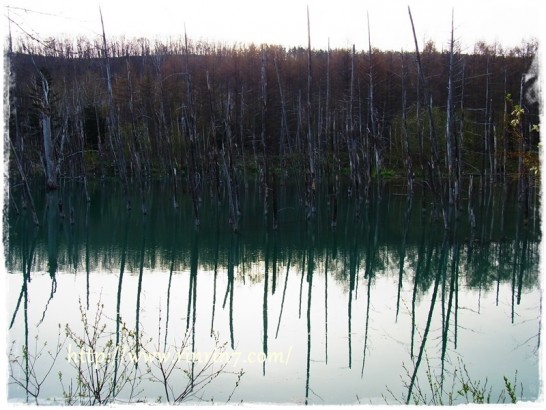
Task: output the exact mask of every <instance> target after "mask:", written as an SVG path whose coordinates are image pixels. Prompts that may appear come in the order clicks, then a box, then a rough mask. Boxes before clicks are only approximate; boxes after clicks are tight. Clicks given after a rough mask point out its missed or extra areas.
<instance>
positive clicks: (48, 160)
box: [39, 71, 59, 190]
mask: <svg viewBox="0 0 546 410" xmlns="http://www.w3.org/2000/svg"><path fill="white" fill-rule="evenodd" d="M39 74H40V85H41V91H42V95H41V98H40V126H41V127H42V137H43V143H44V156H45V158H44V160H45V175H46V187H47V189H48V190H55V189H57V188H58V187H59V186H58V184H57V165H56V163H55V157H54V152H55V149H54V147H53V139H52V137H51V108H50V106H49V82H48V81H47V79H46V77H45V75H44V73H42V72H41V71H39Z"/></svg>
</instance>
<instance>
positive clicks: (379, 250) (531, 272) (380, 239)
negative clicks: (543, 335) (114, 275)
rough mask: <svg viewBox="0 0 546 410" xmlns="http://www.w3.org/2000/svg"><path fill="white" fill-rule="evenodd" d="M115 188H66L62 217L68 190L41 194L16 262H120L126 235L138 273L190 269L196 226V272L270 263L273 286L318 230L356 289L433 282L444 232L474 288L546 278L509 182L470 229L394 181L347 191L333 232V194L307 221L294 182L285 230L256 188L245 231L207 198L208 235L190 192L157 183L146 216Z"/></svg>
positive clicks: (254, 275)
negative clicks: (448, 225) (174, 200)
mask: <svg viewBox="0 0 546 410" xmlns="http://www.w3.org/2000/svg"><path fill="white" fill-rule="evenodd" d="M113 188H114V187H113V184H108V188H106V187H104V186H100V185H96V186H95V187H94V189H93V190H92V191H91V195H92V197H91V205H87V204H86V202H85V199H84V198H83V196H82V195H79V194H77V193H76V191H74V190H70V189H65V190H64V192H65V194H64V196H63V201H62V202H63V205H64V208H65V210H64V211H63V212H62V214H61V215H59V214H60V212H58V209H57V206H56V204H57V203H58V202H59V201H58V199H56V198H48V202H49V203H50V204H53V205H52V206H49V207H48V206H46V199H45V198H44V197H40V196H38V195H37V198H36V204H37V208H38V209H44V213H43V218H44V219H43V223H42V227H41V228H35V227H34V226H33V224H32V222H31V220H30V218H27V217H25V215H15V214H10V215H9V240H8V241H7V243H6V247H5V258H6V267H7V270H8V272H10V273H17V272H21V271H23V270H25V269H24V267H28V261H29V256H30V253H32V255H33V258H32V261H31V262H32V267H31V271H32V272H35V271H42V272H45V271H48V272H49V273H50V275H54V274H55V272H56V271H64V272H66V271H69V272H85V271H87V272H94V271H108V272H116V271H118V269H119V264H120V259H121V256H122V255H121V253H122V252H121V251H122V243H124V242H125V241H126V246H127V252H126V256H125V259H126V260H125V265H126V270H128V271H131V272H138V271H139V270H140V269H141V264H142V263H141V262H142V261H143V266H144V268H145V269H150V270H154V269H159V270H163V271H170V270H172V271H174V272H177V271H188V270H189V269H190V253H191V249H192V247H193V243H194V241H195V240H196V239H195V238H196V237H197V236H198V238H199V269H198V270H201V271H204V270H206V271H215V272H217V271H218V270H226V269H227V268H228V267H229V266H230V265H232V266H239V268H238V270H237V278H235V279H236V280H239V279H242V277H243V276H244V277H245V279H247V280H251V281H255V282H261V281H262V280H263V277H264V274H265V272H264V268H265V269H269V270H270V271H271V274H272V275H273V278H272V280H273V283H274V284H275V280H276V275H277V274H278V271H279V270H281V269H284V270H286V267H287V265H290V266H291V267H293V268H294V269H295V270H297V271H300V272H302V271H305V269H306V263H307V261H306V258H307V256H306V254H307V252H308V247H309V241H310V237H311V236H312V238H313V239H312V243H313V253H314V264H315V270H316V272H318V273H319V274H322V273H323V272H325V271H328V273H329V275H330V276H331V277H333V278H334V279H335V280H337V281H339V282H341V283H347V286H349V287H350V283H351V282H352V281H353V280H354V276H355V275H358V276H362V275H364V276H366V277H367V276H368V275H372V276H373V275H400V279H403V280H406V279H409V278H411V280H412V281H413V280H415V281H416V282H417V286H418V288H419V290H421V291H425V290H427V289H429V288H430V286H432V284H433V282H434V274H435V272H437V271H438V269H439V264H440V263H441V253H442V247H443V246H445V245H446V242H447V247H448V249H449V250H448V254H447V255H446V257H447V259H449V260H452V259H456V263H457V269H458V274H459V275H460V277H461V278H462V279H463V280H464V284H465V285H466V286H470V287H480V288H489V287H491V286H494V285H495V284H496V283H498V282H505V281H512V282H514V283H515V284H516V287H517V288H518V289H521V288H529V287H533V286H536V285H537V283H538V279H539V272H538V254H539V238H540V235H539V228H538V227H539V225H540V221H539V220H538V208H537V207H538V204H535V208H534V210H531V212H530V214H529V216H528V218H527V221H526V222H527V223H524V222H523V220H524V216H523V214H522V212H520V207H519V206H518V202H517V200H516V197H515V187H511V186H507V187H504V188H503V187H502V186H501V187H497V188H494V189H489V188H486V189H484V190H483V191H482V192H481V193H480V192H477V193H475V195H474V198H473V200H472V204H473V212H474V214H475V218H476V227H475V228H474V229H473V228H471V225H470V223H469V222H468V216H467V214H468V212H467V210H466V209H464V210H461V212H460V216H459V221H458V223H456V224H455V225H454V226H453V228H452V230H451V232H447V233H444V229H443V227H442V226H441V224H440V223H436V222H435V221H434V217H433V216H431V210H430V209H429V207H428V203H427V198H421V197H418V196H417V197H416V198H414V199H413V201H412V202H411V203H410V202H408V201H407V200H406V197H405V196H401V195H397V187H396V186H394V185H391V186H387V187H386V188H385V192H384V194H383V196H382V198H381V199H380V200H379V201H374V200H372V201H370V203H369V204H361V205H356V204H355V203H354V202H353V201H352V200H347V201H339V202H338V224H337V228H336V229H335V230H333V229H332V228H331V226H330V223H329V219H328V216H327V215H328V212H329V211H328V203H327V199H326V193H324V192H323V193H322V194H323V207H322V208H321V207H319V210H318V215H317V218H316V220H314V221H312V222H307V221H305V217H304V215H303V213H302V212H300V211H299V210H298V209H299V208H298V201H299V198H298V197H297V195H296V193H295V190H294V191H293V190H291V187H290V186H287V187H285V188H284V190H283V191H282V192H281V193H280V198H281V201H280V202H281V205H280V208H281V210H280V213H279V229H278V230H277V231H272V230H271V229H270V226H271V224H270V222H269V221H268V219H267V216H264V214H263V211H262V209H263V208H262V207H261V202H260V198H259V193H258V192H257V190H256V191H254V190H253V189H252V187H251V188H250V189H249V191H248V192H247V193H246V199H245V201H244V203H243V207H244V210H243V215H244V218H243V220H242V226H241V233H240V234H232V233H231V230H230V228H229V226H228V224H227V223H226V221H227V219H228V215H227V211H225V210H224V209H223V207H222V206H217V205H216V204H215V203H214V202H215V201H211V202H213V203H212V204H211V203H208V202H207V201H205V202H204V203H203V210H202V213H203V215H206V216H207V217H206V218H203V220H202V222H201V226H200V227H199V234H198V235H194V234H193V233H192V232H194V231H195V228H194V226H193V219H192V214H191V208H190V207H191V204H190V203H189V202H182V203H181V207H180V208H179V209H177V210H175V209H173V208H172V207H171V206H169V205H168V204H169V199H168V198H169V192H168V187H165V186H163V185H159V184H158V185H154V186H152V187H150V188H149V189H150V191H149V198H150V202H151V203H150V210H149V213H148V215H146V216H142V215H141V214H140V213H138V212H133V213H131V212H129V213H127V212H126V210H125V202H124V200H123V198H122V194H121V189H120V190H118V191H116V190H115V189H113ZM37 194H39V193H38V192H37ZM50 195H58V194H57V193H53V194H50ZM59 195H60V194H59ZM162 199H164V201H162ZM63 215H64V217H63ZM143 237H145V249H144V251H143V252H142V249H141V248H142V243H143V241H142V238H143ZM142 258H143V259H142ZM326 264H327V267H326V266H325V265H326ZM266 265H270V266H266ZM404 275H405V277H404Z"/></svg>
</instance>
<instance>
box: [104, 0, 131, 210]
mask: <svg viewBox="0 0 546 410" xmlns="http://www.w3.org/2000/svg"><path fill="white" fill-rule="evenodd" d="M99 13H100V21H101V26H102V42H103V47H104V49H103V54H104V60H105V64H106V81H107V85H108V109H109V117H110V118H109V119H110V143H111V144H112V143H115V148H114V156H115V158H116V163H117V165H118V170H119V174H120V177H121V181H122V184H123V190H124V194H125V200H126V203H127V209H130V208H131V202H130V200H129V192H128V183H127V167H126V164H125V153H124V150H123V147H122V145H121V137H120V135H119V124H118V120H117V116H116V111H115V108H114V94H113V91H112V75H111V72H110V59H109V57H108V45H107V43H106V33H105V31H104V21H103V18H102V11H101V9H100V7H99Z"/></svg>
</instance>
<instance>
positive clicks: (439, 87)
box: [7, 15, 539, 230]
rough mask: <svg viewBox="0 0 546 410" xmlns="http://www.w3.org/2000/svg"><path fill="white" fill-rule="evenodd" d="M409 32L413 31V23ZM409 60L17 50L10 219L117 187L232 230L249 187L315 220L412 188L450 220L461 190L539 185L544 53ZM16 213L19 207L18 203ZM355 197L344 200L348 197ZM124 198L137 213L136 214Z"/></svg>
mask: <svg viewBox="0 0 546 410" xmlns="http://www.w3.org/2000/svg"><path fill="white" fill-rule="evenodd" d="M410 18H411V15H410ZM415 44H416V49H415V50H412V51H411V52H408V51H381V50H378V49H374V48H373V47H372V43H371V42H370V44H369V48H368V49H367V50H356V49H355V48H354V47H353V48H352V49H327V50H317V49H313V48H312V44H311V36H309V46H308V47H307V48H301V47H300V48H291V49H287V48H284V47H281V46H272V45H261V46H256V45H253V44H250V45H245V46H241V45H226V44H211V43H205V42H195V41H192V40H190V39H188V38H186V37H184V38H180V39H177V40H169V41H167V42H165V41H163V42H162V41H155V42H151V41H149V40H146V39H135V40H127V39H109V40H108V39H107V38H106V35H105V34H104V32H103V36H102V37H101V38H97V39H96V40H89V39H84V38H77V39H74V38H72V39H50V40H48V41H46V42H38V41H35V39H32V38H30V39H26V40H19V41H14V42H13V43H12V39H11V38H10V39H9V48H8V53H7V54H8V55H7V57H8V58H7V64H8V66H9V78H10V84H9V144H10V145H9V149H10V162H9V181H10V196H11V199H10V204H12V205H13V206H16V207H17V206H20V205H18V204H17V201H19V200H22V201H23V203H24V205H25V206H26V205H27V203H30V205H31V206H32V195H31V192H30V188H29V186H28V182H27V179H28V178H30V177H31V176H35V175H36V176H40V175H42V176H44V175H45V181H46V188H47V189H48V190H55V189H58V188H59V187H60V186H62V181H65V180H68V179H72V180H78V181H81V183H82V192H84V193H85V194H86V195H87V197H88V198H89V194H88V193H87V183H88V179H89V178H93V177H97V178H106V177H110V176H116V177H118V178H119V180H120V181H121V183H122V185H123V187H124V189H125V190H126V192H128V191H129V189H130V186H135V187H136V189H137V190H140V192H141V200H142V204H141V206H142V210H143V212H146V194H145V191H146V190H145V186H146V184H147V181H150V180H151V179H152V178H165V179H166V180H168V181H169V184H170V185H171V186H172V195H173V204H174V206H175V207H177V206H178V202H179V200H178V199H177V198H179V195H185V194H187V195H189V196H190V197H191V198H192V200H193V204H194V206H193V212H194V214H195V221H196V223H199V204H200V201H201V198H202V196H203V195H204V194H205V193H207V194H208V193H210V194H211V195H218V197H219V198H220V197H222V200H223V201H225V202H226V204H227V206H228V208H229V213H230V218H229V221H230V223H231V224H232V225H233V228H234V229H235V230H237V226H238V225H237V221H238V218H239V215H240V209H241V208H240V204H239V193H240V191H241V190H243V189H244V187H245V184H247V181H248V179H249V178H258V179H259V181H261V182H260V183H261V184H263V187H264V190H263V193H264V194H263V197H264V210H265V212H268V210H270V211H271V212H272V214H273V215H274V226H275V225H276V222H275V220H276V214H277V204H276V192H277V189H278V187H279V186H281V185H282V184H283V183H284V182H285V181H286V180H287V178H291V179H293V180H294V179H295V180H297V181H299V183H300V186H301V198H302V203H303V204H304V206H305V207H306V209H307V210H308V217H310V216H311V215H313V214H314V212H315V206H316V205H315V202H316V190H317V188H316V187H317V184H318V183H319V182H320V183H325V184H327V185H328V187H329V188H328V191H329V194H330V195H331V199H330V201H331V205H332V213H331V218H332V224H333V225H335V222H336V215H335V203H336V201H337V200H338V199H337V198H338V196H339V195H340V194H341V193H340V192H339V190H340V181H341V180H343V179H346V180H347V181H348V186H349V195H350V196H352V197H353V198H357V199H358V200H361V201H367V199H368V197H369V196H370V195H371V190H372V187H375V186H379V185H380V184H379V183H377V182H381V180H384V179H385V178H391V177H400V178H403V179H404V180H405V181H406V182H405V185H406V186H407V192H408V195H409V196H411V195H412V193H413V190H414V186H415V187H417V186H418V187H420V189H421V188H422V189H424V190H428V191H429V193H430V194H432V195H433V197H434V198H435V199H436V202H437V204H438V209H439V214H440V215H443V219H444V224H445V225H446V227H447V225H448V216H447V215H448V213H449V212H447V210H448V209H449V207H450V206H452V205H457V206H456V207H455V208H458V207H460V206H461V205H460V198H461V195H462V194H461V193H462V192H463V189H465V190H468V189H470V190H472V186H473V179H474V178H479V181H480V184H481V183H497V182H507V181H509V180H512V179H516V180H518V181H519V187H520V190H521V193H520V199H522V201H524V200H525V197H526V196H527V194H526V193H528V191H529V186H530V185H532V184H535V183H536V180H538V178H536V175H537V174H538V165H539V164H538V143H539V126H538V123H539V118H538V112H539V107H538V103H537V102H536V96H535V98H534V99H533V98H529V95H530V94H531V87H532V85H533V81H534V78H531V77H532V76H530V75H528V74H527V73H528V72H529V69H530V67H531V65H532V62H533V59H534V57H535V55H536V53H537V43H536V41H528V42H523V43H522V45H521V46H520V47H516V48H514V49H510V50H503V49H502V48H500V47H499V46H498V45H488V44H485V43H478V44H476V45H475V47H474V50H473V51H472V52H471V53H463V52H462V51H461V50H460V47H459V46H458V44H457V42H456V41H455V40H454V38H453V31H452V37H451V41H450V43H449V48H448V49H447V50H438V49H436V47H435V44H434V43H432V42H430V41H429V42H426V43H425V45H424V47H423V48H422V49H419V46H418V42H417V40H416V41H415ZM14 194H16V195H15V199H13V198H14V197H13V195H14ZM343 195H346V192H343ZM129 197H130V195H129V194H128V193H126V198H127V206H128V207H131V206H132V204H131V203H130V201H129Z"/></svg>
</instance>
